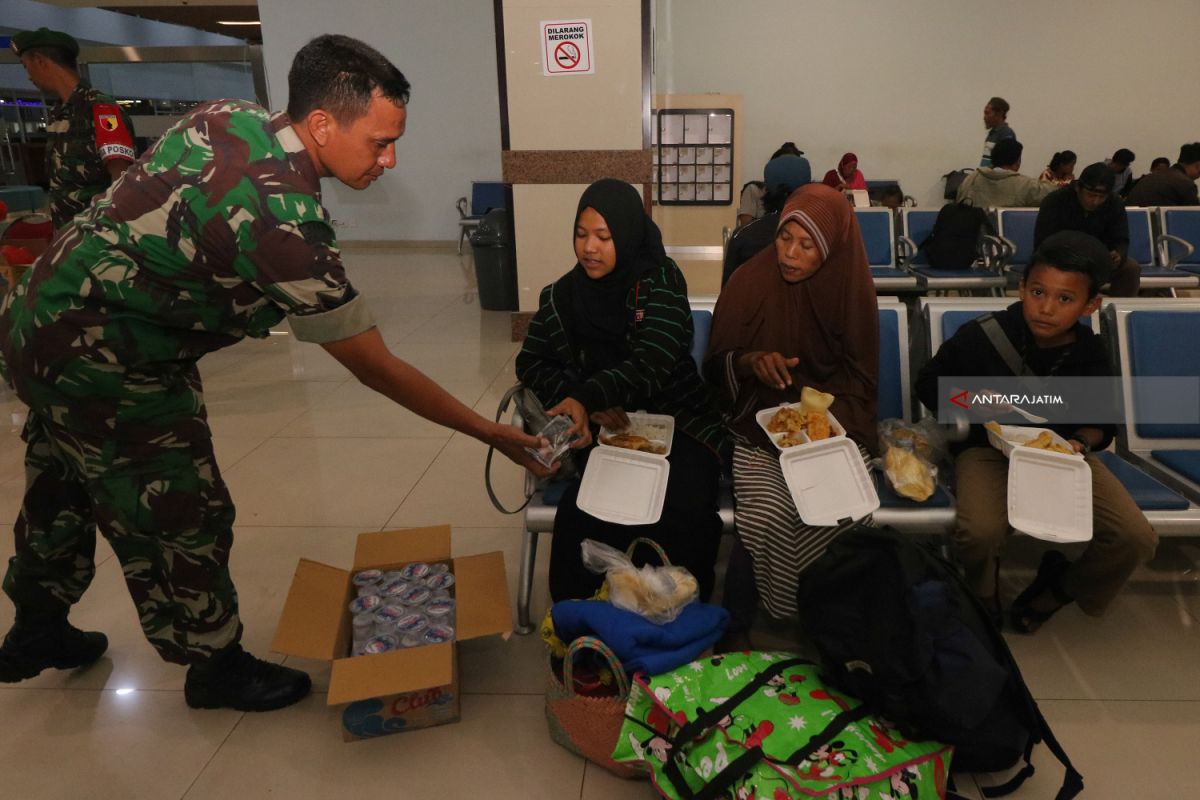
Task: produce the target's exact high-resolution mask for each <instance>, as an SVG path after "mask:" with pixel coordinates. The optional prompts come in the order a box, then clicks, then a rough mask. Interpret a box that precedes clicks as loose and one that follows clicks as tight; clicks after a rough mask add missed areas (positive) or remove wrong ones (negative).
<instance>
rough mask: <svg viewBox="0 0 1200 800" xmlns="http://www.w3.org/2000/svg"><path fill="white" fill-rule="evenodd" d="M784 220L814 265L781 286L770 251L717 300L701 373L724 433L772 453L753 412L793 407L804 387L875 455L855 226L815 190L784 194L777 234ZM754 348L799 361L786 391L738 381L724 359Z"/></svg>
mask: <svg viewBox="0 0 1200 800" xmlns="http://www.w3.org/2000/svg"><path fill="white" fill-rule="evenodd" d="M792 221H794V222H796V223H798V224H799V225H800V226H801V227H803V228H804V229H805V230H806V231H807V232H808V233H809V235H810V236H812V238H813V240H814V241H815V242H816V244H817V248H818V251H819V252H820V254H821V257H822V264H821V268H820V269H819V270H817V272H816V273H814V274H813V275H812V277H810V278H808V279H807V280H803V281H800V282H799V283H794V284H789V283H787V282H786V281H784V280H783V277H782V275H781V274H780V269H779V260H778V257H777V256H776V251H775V247H774V246H771V247H768V248H766V249H764V250H763V251H762V252H760V253H759V254H758V255H757V256H755V257H754V258H752V259H750V260H749V261H747V262H746V263H745V264H744V265H742V266H741V267H739V268H738V270H737V272H735V273H733V277H732V278H730V279H729V283H728V284H726V285H725V288H724V289H722V290H721V295H720V297H719V298H718V300H717V307H716V310H715V311H714V313H713V327H712V337H711V339H710V340H709V349H708V356H707V358H706V359H705V364H704V371H705V375H706V376H707V377H708V379H709V381H710V382H711V383H712V384H713V385H714V386H716V387H717V388H718V389H720V390H722V392H723V396H724V399H725V400H726V401H727V403H728V404H729V406H730V407H731V408H732V412H731V413H732V427H733V429H734V431H736V432H738V433H741V434H743V435H745V436H747V437H749V438H750V439H751V440H752V441H754V442H755V443H756V444H759V445H761V446H764V447H766V448H768V449H773V446H772V445H771V444H770V440H769V439H768V438H767V436H766V435H765V434H764V433H763V432H762V429H761V428H759V427H758V424H757V423H756V422H755V421H754V412H755V411H757V410H759V409H762V408H767V407H769V406H773V405H778V404H780V403H791V402H796V401H798V400H799V399H800V390H801V388H802V387H804V386H812V387H814V388H816V389H819V390H821V391H823V392H830V393H831V394H833V395H834V397H835V398H837V399H836V400H835V401H834V404H833V407H832V408H831V409H830V410H831V411H832V412H833V415H834V416H835V417H837V419H838V421H839V422H841V423H842V425H844V426H845V427H846V432H847V433H848V434H849V435H850V437H851V438H852V439H854V440H855V441H856V442H858V443H860V444H862V445H863V446H865V447H866V448H867V449H868V450H870V451H871V452H872V453H876V452H877V451H878V444H877V434H876V427H875V426H876V420H875V412H876V406H877V404H878V387H879V306H878V304H877V303H876V301H875V286H874V283H873V281H872V279H871V270H870V268H869V266H868V265H867V253H866V248H865V247H864V246H863V241H862V234H861V233H860V232H859V228H858V221H857V220H856V219H855V217H854V212H853V210H852V209H851V208H850V204H849V203H847V202H846V198H845V196H844V195H843V194H842V193H841V192H837V191H834V190H833V189H830V188H829V187H827V186H823V185H821V184H810V185H808V186H802V187H800V188H799V189H797V190H796V191H795V192H794V193H793V194H792V196H791V197H789V198H788V201H787V203H786V204H785V205H784V207H783V212H782V213H781V214H780V217H779V228H782V227H783V226H784V225H786V224H787V223H789V222H792ZM779 228H777V229H776V230H778V229H779ZM754 350H764V351H767V352H778V353H782V354H783V356H784V357H785V358H792V357H795V358H799V359H800V363H799V364H798V365H797V366H796V367H795V368H794V369H793V370H792V380H793V384H792V386H789V387H787V388H786V389H783V390H778V389H773V388H771V387H768V386H766V385H764V384H762V383H760V382H759V380H758V378H756V377H754V376H753V375H750V376H748V377H745V378H742V379H741V380H738V379H737V377H736V375H735V373H734V361H735V360H736V358H737V357H738V356H740V355H742V354H744V353H747V352H750V351H754Z"/></svg>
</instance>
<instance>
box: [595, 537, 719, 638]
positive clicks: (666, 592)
mask: <svg viewBox="0 0 1200 800" xmlns="http://www.w3.org/2000/svg"><path fill="white" fill-rule="evenodd" d="M580 547H581V549H582V551H583V563H584V566H586V567H587V568H588V569H590V570H591V571H592V572H596V573H599V574H601V575H604V576H605V577H606V579H607V581H608V600H609V602H611V603H612V604H613V605H614V606H616V607H617V608H623V609H625V610H626V611H632V612H634V613H635V614H640V615H642V616H643V617H645V618H646V619H648V620H650V621H651V622H656V623H658V624H660V625H664V624H666V623H668V622H671V621H673V620H674V619H675V618H676V617H677V616H679V612H680V611H682V610H683V607H684V606H686V605H687V604H688V603H692V602H695V600H696V599H697V598H698V597H699V595H700V586H699V584H698V583H696V579H695V578H694V577H692V573H690V572H688V571H687V570H686V569H684V568H683V567H673V566H670V565H666V566H661V567H652V566H650V565H649V564H647V565H645V566H642V567H635V566H634V565H633V561H631V560H630V559H629V556H627V555H626V554H625V553H622V552H621V551H620V550H617V549H616V548H615V547H609V546H608V545H606V544H603V543H602V542H597V541H596V540H594V539H584V540H583V544H582V545H581V546H580Z"/></svg>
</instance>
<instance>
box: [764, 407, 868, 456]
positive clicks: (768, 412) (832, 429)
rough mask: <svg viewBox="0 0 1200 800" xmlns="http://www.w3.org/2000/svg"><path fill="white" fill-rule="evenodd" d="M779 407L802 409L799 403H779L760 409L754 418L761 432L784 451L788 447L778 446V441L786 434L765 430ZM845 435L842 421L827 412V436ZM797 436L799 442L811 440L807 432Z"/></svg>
mask: <svg viewBox="0 0 1200 800" xmlns="http://www.w3.org/2000/svg"><path fill="white" fill-rule="evenodd" d="M781 408H794V409H796V410H797V411H803V410H804V408H803V406H802V405H801V404H800V403H787V404H785V405H781V406H771V407H770V408H764V409H762V410H761V411H759V412H757V413H756V414H755V415H754V420H755V422H757V423H758V427H760V428H762V429H763V433H765V434H766V435H767V436H768V437H770V439H771V443H772V444H774V445H775V447H777V448H778V449H779V450H781V451H786V450H789V449H790V448H788V447H780V446H779V441H780V440H781V439H783V437H785V436H787V434H786V433H771V431H769V430H767V425H768V424H769V423H770V422H771V418H772V417H774V416H775V415H776V414H777V413H778V412H779V409H781ZM826 413H827V414H829V412H826ZM845 435H846V429H845V428H843V427H842V423H840V422H838V421H837V417H835V416H834V415H833V414H829V438H831V439H833V438H836V437H838V436H845ZM798 438H799V439H800V440H801V444H808V443H810V442H811V441H812V440H811V439H809V438H808V434H806V433H801V434H799V437H798ZM818 441H821V440H818ZM794 446H795V447H799V446H800V445H794Z"/></svg>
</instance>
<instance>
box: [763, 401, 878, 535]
mask: <svg viewBox="0 0 1200 800" xmlns="http://www.w3.org/2000/svg"><path fill="white" fill-rule="evenodd" d="M833 401H834V397H833V395H831V394H827V393H825V392H819V391H817V390H815V389H813V388H812V387H810V386H805V387H804V389H803V390H802V391H801V393H800V402H799V403H789V404H785V405H781V406H773V407H771V408H764V409H762V410H761V411H759V412H758V413H757V414H755V420H756V421H757V422H758V424H759V426H760V427H761V428H762V429H763V431H764V432H765V433H766V434H767V436H768V437H770V439H771V441H772V442H773V443H774V444H775V446H776V447H777V448H779V451H780V455H779V468H780V470H782V472H783V478H784V480H785V481H786V482H787V487H788V491H789V492H790V493H791V495H792V501H793V502H794V503H795V504H796V512H797V513H798V514H799V515H800V519H801V520H802V521H803V522H804V524H805V525H821V526H828V525H838V524H840V523H843V522H846V521H849V520H858V519H862V518H863V517H865V516H867V515H868V514H870V513H872V512H873V511H875V510H876V509H878V508H879V494H878V493H877V492H876V491H875V483H874V482H873V481H872V480H871V476H870V473H868V472H867V467H866V464H864V463H863V460H862V455H861V454H860V453H859V450H858V445H856V444H855V443H854V442H853V441H852V440H851V439H850V438H849V437H847V436H846V429H845V428H844V427H842V424H841V423H840V422H838V420H837V418H836V417H835V416H834V415H833V414H831V413H830V412H829V407H830V406H831V405H833Z"/></svg>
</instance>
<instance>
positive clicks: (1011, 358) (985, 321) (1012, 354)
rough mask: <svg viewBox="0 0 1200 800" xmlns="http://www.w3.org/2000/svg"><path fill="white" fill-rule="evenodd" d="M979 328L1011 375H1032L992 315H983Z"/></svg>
mask: <svg viewBox="0 0 1200 800" xmlns="http://www.w3.org/2000/svg"><path fill="white" fill-rule="evenodd" d="M979 327H981V328H983V333H984V335H985V336H987V338H988V341H989V342H991V343H992V347H994V348H995V349H996V352H997V353H999V354H1000V358H1002V359H1004V363H1005V365H1006V366H1007V367H1008V368H1009V370H1010V371H1011V372H1012V374H1013V375H1016V376H1017V377H1019V378H1022V377H1025V376H1027V375H1033V374H1034V373H1033V370H1031V369H1030V368H1029V365H1028V364H1026V363H1025V362H1024V360H1023V359H1022V358H1021V356H1020V354H1018V353H1017V348H1015V347H1013V343H1012V342H1011V341H1010V340H1009V338H1008V334H1007V333H1005V332H1004V328H1002V327H1000V321H999V320H998V319H996V315H995V314H994V313H993V314H984V315H983V316H982V317H980V318H979Z"/></svg>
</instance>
